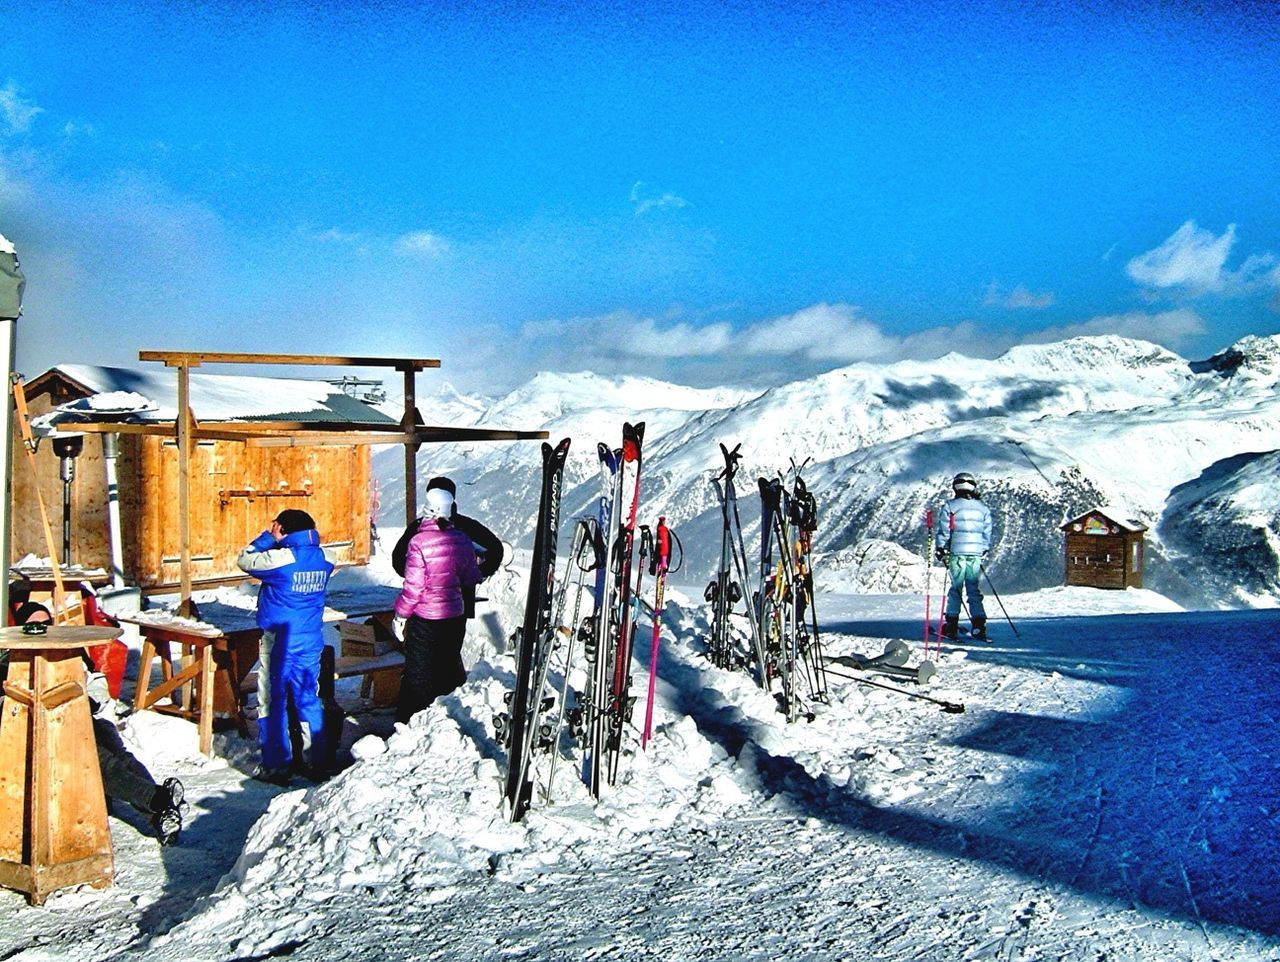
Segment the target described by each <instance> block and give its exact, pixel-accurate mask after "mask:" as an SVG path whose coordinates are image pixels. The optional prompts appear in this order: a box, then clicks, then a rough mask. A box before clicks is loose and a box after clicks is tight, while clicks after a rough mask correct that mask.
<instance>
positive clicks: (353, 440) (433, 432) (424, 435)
mask: <svg viewBox="0 0 1280 962" xmlns="http://www.w3.org/2000/svg"><path fill="white" fill-rule="evenodd" d="M413 437H414V440H413V441H406V440H405V436H404V435H403V434H401V433H400V432H396V433H394V434H350V435H344V434H303V433H295V434H258V435H243V436H241V437H239V438H233V439H231V440H242V441H244V443H245V444H247V445H248V446H249V447H251V448H279V447H288V448H295V447H299V448H300V447H310V446H315V447H324V446H326V445H330V446H339V445H344V444H404V445H405V446H406V447H408V448H410V449H412V447H413V446H414V445H415V444H441V443H444V442H447V441H545V440H546V439H547V438H548V437H549V435H548V433H547V432H546V431H504V430H492V431H491V430H487V429H485V428H431V427H420V428H418V429H417V431H416V432H414V435H413Z"/></svg>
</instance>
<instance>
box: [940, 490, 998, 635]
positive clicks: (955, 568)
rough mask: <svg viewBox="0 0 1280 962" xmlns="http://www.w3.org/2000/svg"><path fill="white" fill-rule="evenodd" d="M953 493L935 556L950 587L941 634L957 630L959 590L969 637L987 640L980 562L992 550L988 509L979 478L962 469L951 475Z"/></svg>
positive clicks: (945, 509) (946, 508)
mask: <svg viewBox="0 0 1280 962" xmlns="http://www.w3.org/2000/svg"><path fill="white" fill-rule="evenodd" d="M951 490H952V491H953V492H954V494H955V497H953V498H952V499H951V500H950V501H948V502H947V503H946V505H945V506H944V507H943V509H942V519H941V520H942V524H941V535H940V536H939V538H938V548H937V554H938V560H939V561H942V562H943V563H944V564H946V566H947V571H948V573H949V574H950V575H951V587H950V588H949V589H948V591H947V605H946V608H945V609H944V610H943V624H942V637H943V638H952V639H954V638H955V637H956V635H957V634H959V631H960V590H961V588H963V589H964V593H965V600H966V603H967V604H968V606H969V618H970V621H971V624H972V626H973V628H972V637H974V638H977V639H979V640H981V641H986V640H987V612H986V609H985V608H984V607H983V604H982V585H981V584H980V580H981V578H982V565H983V562H984V561H986V558H987V552H989V551H990V550H991V509H990V508H988V507H987V506H986V505H985V504H983V503H982V500H981V498H980V497H979V495H978V482H977V481H976V480H975V479H974V477H973V475H972V474H969V473H968V472H965V471H962V472H960V473H959V474H957V475H956V476H955V477H954V478H952V479H951Z"/></svg>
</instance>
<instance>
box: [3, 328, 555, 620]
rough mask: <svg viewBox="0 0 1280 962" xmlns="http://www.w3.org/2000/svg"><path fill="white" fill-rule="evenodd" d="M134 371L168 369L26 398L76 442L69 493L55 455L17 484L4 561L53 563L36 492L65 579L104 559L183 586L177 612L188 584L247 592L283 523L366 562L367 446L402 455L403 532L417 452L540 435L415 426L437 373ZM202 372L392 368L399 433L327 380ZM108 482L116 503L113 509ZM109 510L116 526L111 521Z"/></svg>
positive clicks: (412, 507)
mask: <svg viewBox="0 0 1280 962" xmlns="http://www.w3.org/2000/svg"><path fill="white" fill-rule="evenodd" d="M138 357H139V359H140V360H143V361H159V362H161V363H163V364H164V365H165V368H166V370H163V371H156V370H150V371H145V372H143V371H133V370H124V369H119V368H92V367H82V366H74V367H59V368H54V369H52V370H50V371H48V372H46V373H45V374H42V375H41V376H40V377H38V378H36V379H34V380H33V381H32V382H31V383H30V384H29V385H27V386H26V388H25V389H24V390H23V391H22V392H21V393H22V395H23V396H24V397H25V398H26V400H27V401H28V402H29V403H28V405H27V407H28V413H29V415H30V417H31V419H32V420H33V421H34V422H41V421H43V422H44V424H43V425H42V426H43V427H44V428H45V429H46V430H49V429H53V430H56V431H57V432H60V433H75V432H78V433H81V434H83V435H84V444H83V452H82V453H81V454H80V455H79V456H78V457H77V458H75V459H74V460H75V462H76V464H75V472H74V474H75V477H74V479H73V480H71V481H70V482H65V481H64V480H63V479H64V477H65V476H66V466H65V465H64V464H63V463H62V461H63V459H62V458H60V457H59V456H58V452H55V451H52V450H50V449H51V448H52V447H53V444H52V443H50V444H49V445H47V446H42V449H41V450H40V451H38V452H37V456H36V458H35V461H36V474H37V475H38V480H37V479H33V477H32V472H31V470H30V469H29V468H24V469H21V470H14V471H13V482H14V483H13V504H12V517H13V519H14V524H13V532H14V533H13V539H12V542H11V545H10V550H11V554H10V558H11V559H14V558H20V557H22V556H23V555H25V554H27V553H33V554H36V555H37V556H39V557H43V556H45V555H47V554H48V548H47V544H48V541H47V539H46V538H45V537H44V529H43V525H42V523H41V520H40V516H39V512H38V510H37V506H36V500H37V499H36V495H35V492H36V491H37V489H38V490H39V491H40V494H41V497H42V499H43V500H44V503H45V505H46V507H50V508H51V511H50V513H51V514H56V515H57V516H59V517H60V516H61V515H62V514H63V509H64V505H65V512H66V514H67V517H68V521H67V524H66V526H65V528H66V530H67V532H68V533H69V536H70V540H71V545H70V551H69V554H70V561H71V562H72V563H73V564H75V565H77V566H78V567H80V568H83V569H89V568H108V566H109V565H111V564H112V560H113V559H112V554H113V552H112V548H113V547H114V548H115V551H114V560H115V561H116V562H117V564H116V565H115V568H116V570H115V571H114V572H113V573H114V575H115V580H117V581H120V580H125V581H128V582H130V583H132V584H133V585H136V586H138V587H142V588H144V589H156V588H168V587H178V588H180V589H181V594H182V598H183V604H184V606H185V605H186V603H187V601H188V600H189V599H190V597H191V589H192V586H193V584H195V583H201V584H214V583H217V582H219V581H222V580H227V579H231V580H242V579H243V578H244V575H243V574H242V573H241V572H240V571H239V569H238V568H237V567H236V565H235V559H236V557H237V556H238V554H239V552H240V550H241V549H242V548H243V547H244V545H246V544H248V543H249V541H251V540H252V539H253V538H254V537H256V536H257V535H258V534H259V533H260V532H261V531H263V530H264V529H265V528H266V527H267V526H268V525H269V524H270V521H271V519H272V518H274V517H275V516H276V515H277V514H279V513H280V511H282V510H284V509H285V508H301V509H302V510H304V511H306V512H307V513H308V514H310V515H311V516H312V517H313V518H315V520H316V526H317V528H318V530H319V531H320V534H321V537H322V538H323V539H324V543H325V546H326V547H328V548H330V549H331V550H332V553H333V554H334V555H336V557H337V559H338V561H339V563H341V564H364V563H366V562H367V561H368V559H369V542H370V525H369V514H370V504H369V491H370V483H369V482H370V474H371V461H370V445H373V444H401V445H403V446H404V451H405V487H406V491H405V517H406V520H408V519H411V518H413V517H414V516H415V514H416V502H415V491H416V477H417V468H416V452H417V450H418V447H419V446H420V445H421V444H423V443H435V442H441V441H464V440H466V441H475V440H488V441H516V440H537V439H542V438H546V436H547V433H546V432H545V431H538V430H534V431H521V430H506V429H495V428H454V427H447V426H437V425H424V424H423V423H422V418H421V415H420V414H419V413H418V411H417V408H416V406H415V397H416V390H415V385H414V379H415V375H416V374H417V373H418V372H419V371H421V370H423V369H426V368H434V367H439V366H440V362H439V361H438V360H434V359H416V358H381V357H336V356H327V355H283V354H238V353H223V352H185V351H141V352H139V355H138ZM203 364H239V365H254V364H256V365H262V364H272V365H286V364H292V365H299V364H301V365H313V366H322V365H330V366H333V365H337V366H346V367H351V366H354V367H375V368H393V369H395V370H396V371H398V372H400V373H401V374H402V375H403V377H404V416H403V417H402V418H401V419H400V420H399V421H397V420H394V419H392V418H390V417H388V416H386V415H385V414H382V413H380V412H379V411H377V410H375V409H374V408H372V407H370V406H368V405H366V404H364V403H362V402H361V401H359V400H357V399H355V398H352V397H348V396H347V395H346V394H345V393H344V392H343V391H342V390H341V389H340V388H339V387H337V386H335V385H334V384H333V383H331V382H329V381H327V380H319V379H316V380H302V379H286V378H278V377H272V378H266V377H246V376H231V377H228V376H225V375H210V374H203V373H193V372H192V370H191V369H192V368H195V367H200V366H201V365H203ZM16 391H17V389H15V392H16ZM15 396H16V393H15ZM175 396H176V402H173V401H171V400H170V398H173V397H175ZM81 402H83V403H81ZM41 414H44V415H45V417H44V418H41V417H40V415H41ZM116 442H118V445H117V444H116ZM19 443H20V442H19ZM46 452H48V453H46ZM18 454H19V458H21V459H22V460H26V458H25V457H24V456H22V454H21V452H18ZM19 458H15V459H14V463H15V466H16V464H17V462H18V460H19ZM113 477H118V491H119V495H118V498H113V497H111V495H112V493H113V492H112V491H111V488H112V485H111V484H110V482H109V479H111V478H113ZM117 503H118V507H119V511H118V516H119V519H120V520H119V523H118V525H117V524H115V523H114V522H112V521H111V520H110V519H111V518H112V517H113V516H115V515H116V514H117V512H116V511H115V510H114V504H117ZM55 527H59V526H58V525H56V524H55ZM113 529H114V534H115V536H114V537H113ZM121 555H122V557H121ZM57 560H58V561H59V562H61V561H62V560H63V559H62V558H61V557H59V558H58V559H57ZM122 576H123V577H122Z"/></svg>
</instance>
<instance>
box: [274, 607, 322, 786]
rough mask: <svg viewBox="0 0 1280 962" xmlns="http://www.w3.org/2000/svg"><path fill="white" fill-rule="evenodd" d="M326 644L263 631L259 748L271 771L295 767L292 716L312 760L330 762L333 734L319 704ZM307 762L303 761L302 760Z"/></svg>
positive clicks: (282, 631) (319, 638)
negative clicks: (321, 660) (329, 731)
mask: <svg viewBox="0 0 1280 962" xmlns="http://www.w3.org/2000/svg"><path fill="white" fill-rule="evenodd" d="M322 647H324V638H323V636H321V635H316V636H315V638H314V639H310V640H309V639H307V638H305V637H303V636H299V635H294V636H290V632H289V627H288V626H287V625H284V626H281V627H280V628H279V629H277V630H276V631H264V632H263V633H262V640H261V641H260V642H259V643H258V745H259V746H260V747H261V748H262V764H263V766H264V767H266V768H286V767H288V766H289V764H290V762H292V761H294V758H293V747H292V745H291V743H290V738H289V716H290V713H291V712H292V713H293V714H294V716H295V717H296V718H297V721H298V727H299V728H300V729H301V731H302V745H303V748H304V750H307V749H309V750H310V754H311V759H313V760H315V759H324V758H328V757H329V754H328V742H327V741H326V739H327V736H328V732H326V731H325V728H324V707H323V705H322V703H321V701H320V649H321V648H322ZM297 761H303V759H297Z"/></svg>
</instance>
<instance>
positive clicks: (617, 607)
mask: <svg viewBox="0 0 1280 962" xmlns="http://www.w3.org/2000/svg"><path fill="white" fill-rule="evenodd" d="M643 441H644V423H643V422H640V423H638V424H634V425H633V424H629V423H628V424H624V425H623V426H622V463H621V464H620V465H619V472H618V473H619V480H620V484H619V493H620V494H621V495H623V496H628V495H629V496H628V497H627V501H626V510H625V515H624V514H623V513H622V512H621V511H619V516H620V524H619V528H618V536H617V539H616V540H615V543H614V555H613V558H614V561H613V564H614V572H613V574H614V589H613V593H612V596H611V598H610V614H611V619H612V621H611V625H610V629H609V655H610V657H609V661H610V665H611V668H612V681H611V685H610V688H609V695H608V699H607V702H606V706H605V714H606V728H607V735H606V739H605V754H606V756H607V759H608V765H607V775H608V779H609V784H610V785H612V784H613V783H614V781H615V780H616V779H617V775H618V758H619V756H620V755H621V753H622V729H623V726H624V725H625V724H626V722H627V720H628V719H629V718H630V717H631V706H632V702H633V700H634V699H632V698H631V695H630V688H631V650H632V642H633V640H634V631H635V628H634V620H635V610H634V606H633V605H632V601H631V599H632V587H631V567H632V564H633V561H634V554H635V547H636V516H637V514H638V513H639V510H640V472H641V468H642V467H643V464H644V462H643V458H642V444H643ZM622 507H623V505H621V504H620V505H619V508H620V509H621V508H622ZM641 574H643V569H641Z"/></svg>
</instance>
